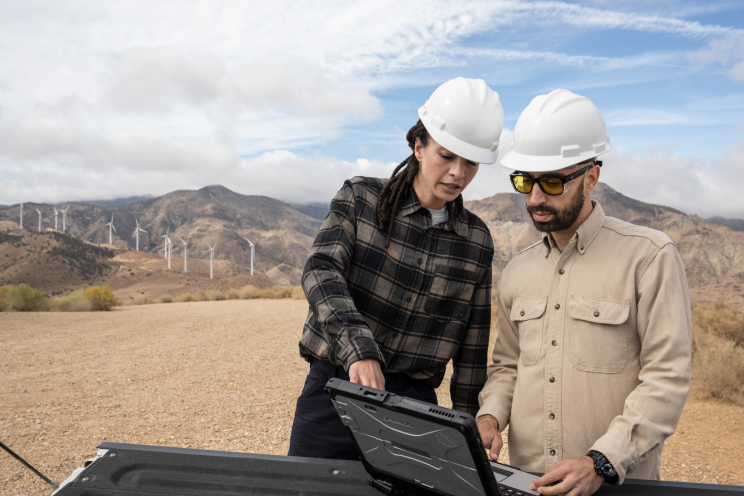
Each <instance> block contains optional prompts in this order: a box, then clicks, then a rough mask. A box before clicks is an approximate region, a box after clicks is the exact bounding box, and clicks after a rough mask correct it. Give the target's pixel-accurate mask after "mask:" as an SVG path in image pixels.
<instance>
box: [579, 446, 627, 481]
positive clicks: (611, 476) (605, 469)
mask: <svg viewBox="0 0 744 496" xmlns="http://www.w3.org/2000/svg"><path fill="white" fill-rule="evenodd" d="M587 456H589V457H591V458H592V459H593V460H594V471H595V472H597V475H599V476H600V477H602V478H603V479H604V481H605V482H606V483H608V484H612V485H614V484H617V483H618V481H619V480H620V477H619V476H618V475H617V470H615V467H613V466H612V463H610V461H609V460H608V459H607V457H606V456H604V455H603V454H602V453H600V452H599V451H594V450H590V451H589V453H587Z"/></svg>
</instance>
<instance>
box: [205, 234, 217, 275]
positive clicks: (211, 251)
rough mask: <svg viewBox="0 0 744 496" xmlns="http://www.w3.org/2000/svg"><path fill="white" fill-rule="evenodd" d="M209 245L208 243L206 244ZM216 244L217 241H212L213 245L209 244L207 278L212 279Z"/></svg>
mask: <svg viewBox="0 0 744 496" xmlns="http://www.w3.org/2000/svg"><path fill="white" fill-rule="evenodd" d="M207 246H209V245H207ZM215 246H217V242H216V241H215V242H214V246H209V278H210V279H214V277H213V271H212V266H213V265H214V248H215Z"/></svg>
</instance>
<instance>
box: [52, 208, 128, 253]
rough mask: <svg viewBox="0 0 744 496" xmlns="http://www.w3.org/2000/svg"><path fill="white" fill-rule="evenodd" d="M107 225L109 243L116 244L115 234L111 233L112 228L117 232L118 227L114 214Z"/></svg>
mask: <svg viewBox="0 0 744 496" xmlns="http://www.w3.org/2000/svg"><path fill="white" fill-rule="evenodd" d="M55 212H56V209H55ZM106 225H107V226H108V228H109V244H110V245H113V244H114V238H113V235H112V234H111V230H112V229H113V230H114V232H116V228H115V227H114V214H111V222H109V223H108V224H106Z"/></svg>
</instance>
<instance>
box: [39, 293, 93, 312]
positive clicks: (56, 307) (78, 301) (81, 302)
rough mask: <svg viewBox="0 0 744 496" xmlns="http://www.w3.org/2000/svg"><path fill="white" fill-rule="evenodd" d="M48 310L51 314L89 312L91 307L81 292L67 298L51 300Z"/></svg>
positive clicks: (71, 294)
mask: <svg viewBox="0 0 744 496" xmlns="http://www.w3.org/2000/svg"><path fill="white" fill-rule="evenodd" d="M49 310H51V311H52V312H90V311H91V310H92V307H91V303H90V301H89V300H88V298H86V297H85V295H84V294H83V292H82V291H75V292H74V293H70V294H69V295H67V296H62V297H60V298H57V299H56V300H51V301H50V302H49Z"/></svg>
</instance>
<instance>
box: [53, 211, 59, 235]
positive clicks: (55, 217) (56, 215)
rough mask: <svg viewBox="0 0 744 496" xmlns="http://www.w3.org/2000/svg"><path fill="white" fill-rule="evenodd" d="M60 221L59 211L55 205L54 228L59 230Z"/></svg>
mask: <svg viewBox="0 0 744 496" xmlns="http://www.w3.org/2000/svg"><path fill="white" fill-rule="evenodd" d="M58 221H59V212H57V207H54V230H55V231H56V230H57V222H58Z"/></svg>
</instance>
